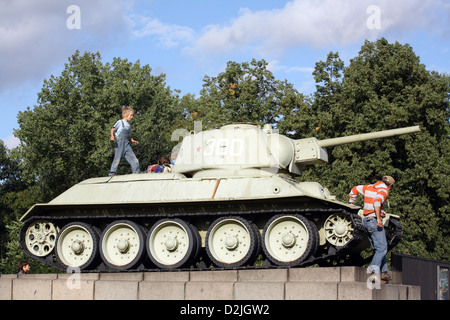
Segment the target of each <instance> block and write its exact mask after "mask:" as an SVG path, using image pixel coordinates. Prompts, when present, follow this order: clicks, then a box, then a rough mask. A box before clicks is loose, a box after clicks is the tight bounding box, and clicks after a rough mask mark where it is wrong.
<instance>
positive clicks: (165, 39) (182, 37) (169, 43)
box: [130, 15, 195, 49]
mask: <svg viewBox="0 0 450 320" xmlns="http://www.w3.org/2000/svg"><path fill="white" fill-rule="evenodd" d="M130 18H131V19H132V20H133V23H134V28H133V32H132V34H133V35H134V36H135V37H137V38H142V37H147V36H154V37H155V38H156V39H157V41H158V44H159V46H161V47H162V48H163V49H171V48H174V47H179V46H181V45H185V44H187V43H189V42H191V41H192V40H193V39H194V36H195V31H194V30H193V29H191V28H189V27H184V26H179V25H176V24H169V23H163V22H161V21H159V20H158V19H152V18H148V17H142V16H138V15H133V16H130Z"/></svg>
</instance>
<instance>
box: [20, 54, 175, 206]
mask: <svg viewBox="0 0 450 320" xmlns="http://www.w3.org/2000/svg"><path fill="white" fill-rule="evenodd" d="M164 81H165V76H164V75H159V76H153V75H151V69H150V67H149V66H148V65H145V66H141V65H140V63H139V61H137V62H136V63H134V64H133V63H131V62H128V61H127V60H122V59H119V58H115V59H114V60H113V62H112V63H111V64H110V63H106V64H103V63H102V62H101V58H100V54H99V53H96V54H91V53H85V54H84V55H80V53H79V52H76V53H75V54H74V55H73V56H72V57H71V58H70V59H69V62H68V63H67V64H66V66H65V69H64V70H63V72H62V73H61V75H60V76H59V77H55V76H51V77H50V79H48V80H44V85H43V88H42V91H41V92H40V93H38V103H39V104H38V105H36V106H34V108H33V109H31V108H28V109H27V110H26V111H24V112H19V115H18V122H19V126H20V128H19V129H18V130H16V132H15V135H16V136H17V137H18V138H19V139H20V140H21V143H22V144H21V146H22V150H21V154H22V158H23V164H24V165H23V168H24V169H23V173H24V177H25V178H26V179H27V181H29V182H35V183H36V184H37V185H38V186H39V187H40V188H41V189H40V191H41V192H42V194H43V198H44V199H46V200H50V199H51V198H53V197H55V196H56V195H58V194H59V193H61V192H63V191H64V190H66V189H67V188H69V187H70V186H72V185H73V184H75V183H77V182H79V181H81V180H84V179H86V178H91V177H97V176H105V175H107V173H108V171H109V167H110V165H111V161H112V158H113V154H114V148H113V144H112V142H111V141H110V139H109V137H110V130H111V128H112V126H113V125H114V123H115V122H116V121H117V120H119V119H121V118H122V116H121V109H122V107H123V106H125V105H129V106H131V107H133V108H134V109H135V111H136V116H135V118H134V120H133V122H132V136H133V138H134V139H135V140H138V141H140V142H141V143H140V144H139V145H138V146H136V147H135V153H136V156H137V157H138V159H140V165H141V169H142V170H144V169H145V168H146V167H147V165H148V164H150V163H152V162H153V163H154V161H155V160H156V159H157V158H158V157H159V156H160V155H161V154H168V152H169V151H170V149H171V148H170V145H169V144H168V141H169V140H170V139H168V137H169V138H170V134H171V132H172V129H173V128H174V127H175V126H177V125H178V123H177V121H176V119H178V118H180V117H181V116H182V110H181V108H179V107H178V104H177V96H174V94H173V92H172V91H171V90H170V89H169V88H167V87H166V86H165V82H164ZM119 172H120V173H125V172H130V168H129V165H128V163H126V161H125V160H124V161H123V162H122V165H121V167H120V171H119Z"/></svg>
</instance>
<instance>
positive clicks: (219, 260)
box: [206, 217, 259, 268]
mask: <svg viewBox="0 0 450 320" xmlns="http://www.w3.org/2000/svg"><path fill="white" fill-rule="evenodd" d="M258 236H259V234H257V233H256V228H255V227H254V226H253V225H252V224H251V223H250V222H248V221H247V220H245V219H243V218H241V217H222V218H219V219H217V220H215V221H214V222H213V223H212V224H211V226H210V227H209V229H208V232H207V234H206V252H207V254H208V256H209V258H210V259H211V261H212V262H213V263H214V264H215V265H216V266H218V267H223V268H233V267H240V266H242V265H245V264H248V263H249V262H252V261H251V260H252V259H255V258H256V255H257V253H258V252H257V251H258Z"/></svg>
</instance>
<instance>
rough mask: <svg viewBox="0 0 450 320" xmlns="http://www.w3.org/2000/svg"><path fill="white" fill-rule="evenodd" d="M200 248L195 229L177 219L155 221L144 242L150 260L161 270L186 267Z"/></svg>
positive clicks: (196, 255) (198, 237)
mask: <svg viewBox="0 0 450 320" xmlns="http://www.w3.org/2000/svg"><path fill="white" fill-rule="evenodd" d="M200 247H201V242H200V236H199V234H198V231H197V229H196V228H195V227H193V226H192V225H190V224H189V223H187V222H185V221H183V220H181V219H178V218H175V219H161V220H159V221H157V222H156V223H155V224H154V225H153V226H152V227H151V229H150V231H149V232H148V236H147V241H146V248H147V254H148V256H149V257H150V260H151V261H152V262H153V263H154V264H155V265H156V266H157V267H159V268H162V269H176V268H181V267H188V266H189V264H190V263H193V262H195V261H194V260H195V259H197V257H198V254H199V252H200Z"/></svg>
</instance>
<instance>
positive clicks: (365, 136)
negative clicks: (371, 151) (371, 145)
mask: <svg viewBox="0 0 450 320" xmlns="http://www.w3.org/2000/svg"><path fill="white" fill-rule="evenodd" d="M419 131H420V127H419V126H412V127H406V128H399V129H391V130H384V131H376V132H370V133H362V134H355V135H352V136H347V137H339V138H331V139H324V140H318V143H319V146H320V147H322V148H327V147H334V146H339V145H342V144H347V143H353V142H359V141H367V140H373V139H381V138H387V137H392V136H399V135H403V134H409V133H414V132H419Z"/></svg>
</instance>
